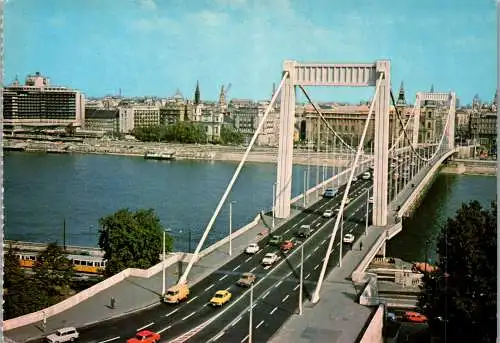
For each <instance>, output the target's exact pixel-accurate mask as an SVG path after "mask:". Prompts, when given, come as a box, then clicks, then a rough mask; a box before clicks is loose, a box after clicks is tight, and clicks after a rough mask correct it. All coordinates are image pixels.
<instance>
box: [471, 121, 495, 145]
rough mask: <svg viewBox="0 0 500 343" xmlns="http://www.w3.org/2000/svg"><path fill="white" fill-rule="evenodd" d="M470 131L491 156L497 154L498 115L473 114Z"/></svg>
mask: <svg viewBox="0 0 500 343" xmlns="http://www.w3.org/2000/svg"><path fill="white" fill-rule="evenodd" d="M470 131H471V135H472V138H473V139H474V141H475V142H476V143H477V144H479V145H480V146H482V147H483V148H484V150H486V151H487V152H489V153H490V154H492V153H495V154H496V146H497V113H496V112H487V113H477V112H476V113H473V114H472V115H471V118H470Z"/></svg>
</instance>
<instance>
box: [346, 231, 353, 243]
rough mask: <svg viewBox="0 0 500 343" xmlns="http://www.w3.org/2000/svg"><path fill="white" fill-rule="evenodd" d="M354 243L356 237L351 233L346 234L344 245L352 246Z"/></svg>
mask: <svg viewBox="0 0 500 343" xmlns="http://www.w3.org/2000/svg"><path fill="white" fill-rule="evenodd" d="M353 242H354V235H353V234H351V233H346V234H345V235H344V243H346V244H352V243H353Z"/></svg>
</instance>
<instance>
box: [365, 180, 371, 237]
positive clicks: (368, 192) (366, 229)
mask: <svg viewBox="0 0 500 343" xmlns="http://www.w3.org/2000/svg"><path fill="white" fill-rule="evenodd" d="M369 203H370V188H368V191H367V192H366V225H365V236H366V235H367V234H368V207H369Z"/></svg>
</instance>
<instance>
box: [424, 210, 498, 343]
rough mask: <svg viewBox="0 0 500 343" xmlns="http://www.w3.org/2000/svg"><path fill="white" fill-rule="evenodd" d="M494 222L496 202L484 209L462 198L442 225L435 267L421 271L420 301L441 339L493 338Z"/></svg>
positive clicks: (494, 304)
mask: <svg viewBox="0 0 500 343" xmlns="http://www.w3.org/2000/svg"><path fill="white" fill-rule="evenodd" d="M496 223H497V212H496V202H493V203H492V205H491V208H490V209H483V208H482V207H481V205H480V204H479V202H477V201H473V202H470V203H468V204H462V207H461V208H460V209H459V210H458V211H457V213H456V215H455V217H454V218H448V220H447V221H446V223H445V225H444V227H443V230H442V231H441V234H440V237H439V239H438V242H437V252H438V255H439V262H438V267H439V270H438V271H436V272H434V273H432V274H428V275H425V276H424V286H423V289H424V295H423V296H422V297H421V299H420V305H421V306H422V307H423V308H424V312H425V313H426V315H427V316H428V317H429V318H431V320H432V321H431V328H432V329H433V330H434V331H435V333H436V334H437V335H438V336H440V337H443V338H446V341H449V342H495V339H496V322H497V318H496V310H497V307H496V294H497V292H496V289H497V288H496V286H497V279H496V260H497V255H496V253H497V242H496ZM434 318H439V320H437V321H435V320H433V319H434ZM444 324H446V325H444Z"/></svg>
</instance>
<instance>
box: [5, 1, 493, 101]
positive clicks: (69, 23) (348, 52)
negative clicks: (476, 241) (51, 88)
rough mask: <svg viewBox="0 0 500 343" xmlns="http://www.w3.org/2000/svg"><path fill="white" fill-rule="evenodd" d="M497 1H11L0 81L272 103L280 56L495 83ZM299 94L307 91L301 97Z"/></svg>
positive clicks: (356, 96)
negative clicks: (36, 78) (30, 78)
mask: <svg viewBox="0 0 500 343" xmlns="http://www.w3.org/2000/svg"><path fill="white" fill-rule="evenodd" d="M496 30H497V26H496V4H495V1H494V0H349V1H346V0H324V1H321V0H308V1H304V0H211V1H209V0H189V1H186V0H105V1H104V0H43V1H40V0H6V3H5V5H4V44H5V47H4V51H5V59H4V63H5V70H4V75H5V76H4V80H5V83H6V84H10V83H11V82H12V81H13V80H14V78H15V77H16V75H17V76H18V78H19V80H20V81H21V82H24V79H25V77H26V75H27V74H29V73H34V72H36V71H38V72H40V73H42V74H43V75H45V76H48V77H49V78H50V80H51V83H52V84H54V85H60V86H66V87H70V88H75V89H79V90H81V91H83V92H84V93H85V94H86V96H91V97H94V96H104V95H110V94H118V92H119V89H121V92H122V95H123V96H160V97H167V96H172V95H174V93H175V92H176V90H177V89H179V90H180V91H181V93H182V94H183V95H184V96H186V97H188V98H193V97H194V90H195V87H196V82H197V81H199V83H200V90H201V98H202V100H216V99H217V97H218V94H219V92H220V87H221V85H227V84H228V83H231V84H232V88H231V89H230V91H229V94H228V96H229V98H246V99H268V98H270V96H271V93H272V85H273V83H276V85H278V84H279V82H280V78H281V73H282V69H283V61H284V60H296V61H299V62H324V63H372V62H375V61H376V60H379V59H389V60H390V61H391V83H392V84H391V87H392V90H393V91H394V92H395V93H397V92H398V90H399V87H400V83H401V81H404V85H405V90H406V95H407V100H408V101H409V102H413V101H414V99H415V94H416V92H418V91H428V90H429V89H430V86H431V85H434V89H435V91H443V92H448V91H455V92H456V93H457V96H458V97H459V99H460V102H461V103H462V104H465V103H470V102H471V101H472V98H473V97H474V95H475V94H479V97H480V98H481V99H482V100H483V101H488V102H489V101H491V100H492V98H493V96H494V93H495V89H496V75H497V73H496V71H497V69H496V67H497V65H496V45H497V44H496ZM308 89H309V92H310V94H311V96H312V98H313V99H314V100H315V101H318V102H320V101H321V102H322V101H339V102H351V103H357V102H359V101H360V100H369V99H370V98H371V97H372V96H373V93H374V89H373V88H371V87H367V88H355V89H349V88H344V87H335V88H333V87H309V88H308ZM298 99H299V100H303V99H304V98H303V97H299V98H298Z"/></svg>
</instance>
